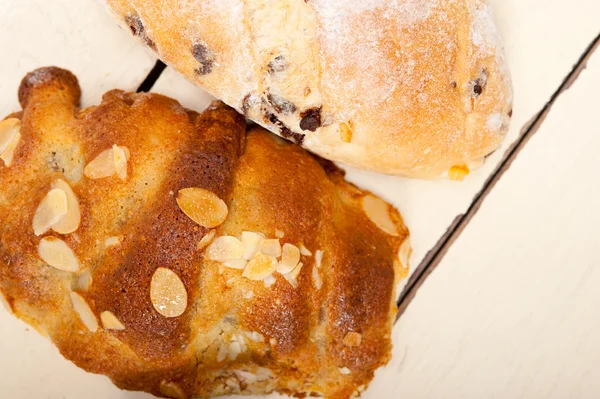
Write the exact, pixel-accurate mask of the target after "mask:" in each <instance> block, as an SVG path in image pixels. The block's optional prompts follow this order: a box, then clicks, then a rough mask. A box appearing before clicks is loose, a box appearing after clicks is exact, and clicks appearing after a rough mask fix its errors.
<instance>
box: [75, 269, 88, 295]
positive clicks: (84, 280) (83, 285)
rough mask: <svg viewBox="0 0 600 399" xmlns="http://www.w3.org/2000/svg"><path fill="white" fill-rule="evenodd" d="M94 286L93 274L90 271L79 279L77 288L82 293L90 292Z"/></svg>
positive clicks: (82, 274)
mask: <svg viewBox="0 0 600 399" xmlns="http://www.w3.org/2000/svg"><path fill="white" fill-rule="evenodd" d="M91 286H92V274H91V273H90V272H89V271H85V272H83V273H81V274H80V275H79V277H78V278H77V287H79V289H80V290H82V291H88V290H89V289H90V287H91Z"/></svg>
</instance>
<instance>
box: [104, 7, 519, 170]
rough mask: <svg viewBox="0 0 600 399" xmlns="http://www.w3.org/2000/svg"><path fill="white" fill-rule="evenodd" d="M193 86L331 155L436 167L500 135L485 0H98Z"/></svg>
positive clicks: (389, 165) (502, 84) (460, 159)
mask: <svg viewBox="0 0 600 399" xmlns="http://www.w3.org/2000/svg"><path fill="white" fill-rule="evenodd" d="M107 3H108V4H109V7H110V8H111V10H112V11H113V13H114V14H115V16H116V18H117V19H118V20H119V21H121V22H122V23H123V24H124V25H126V26H129V27H130V28H131V31H132V32H133V33H134V35H135V36H137V37H138V38H139V39H141V40H142V41H143V42H144V43H146V44H147V45H148V46H149V47H150V48H152V49H153V50H154V51H155V52H156V53H157V54H158V55H159V56H160V57H161V59H162V60H163V61H165V62H167V63H168V64H170V65H172V66H173V67H174V68H176V69H177V70H178V71H179V72H180V73H182V74H183V75H185V76H186V77H187V78H188V79H190V80H191V81H192V82H194V83H195V84H197V85H198V86H200V87H202V88H204V89H206V90H208V91H209V92H210V93H212V94H213V95H215V96H216V97H217V98H219V99H221V100H223V101H224V102H226V103H227V104H229V105H230V106H232V107H234V108H236V109H237V110H238V111H240V112H243V113H244V114H245V115H246V116H248V117H249V118H250V119H252V120H254V121H255V122H256V123H258V124H260V125H263V126H264V127H266V128H267V129H269V130H271V131H272V132H274V133H276V134H278V135H280V136H281V137H284V138H286V139H289V140H291V141H294V142H296V143H298V144H301V145H302V146H303V147H304V148H306V149H308V150H310V151H312V152H314V153H316V154H318V155H320V156H322V157H325V158H328V159H331V160H334V161H340V162H345V163H348V164H352V165H355V166H358V167H361V168H364V169H371V170H375V171H378V172H383V173H390V174H399V175H405V176H411V177H423V178H436V177H439V176H440V175H442V174H444V173H447V172H448V171H449V170H450V169H451V168H452V167H454V166H459V165H463V164H464V165H467V166H469V167H472V166H474V165H476V164H478V163H480V162H481V161H483V159H484V158H485V156H487V155H489V154H490V153H491V152H493V151H494V150H495V149H497V148H498V147H499V145H500V144H501V142H502V140H503V138H504V136H505V134H506V132H507V130H508V124H509V120H510V115H511V109H512V88H511V82H510V76H509V72H508V70H507V63H506V60H505V59H504V54H503V48H502V43H501V41H500V38H499V35H498V33H497V30H496V26H495V22H494V19H493V13H492V9H491V6H490V5H489V1H487V0H461V1H453V0H423V1H414V0H410V1H409V0H371V1H362V0H346V1H338V2H331V1H330V0H309V1H296V0H280V1H263V0H193V1H187V2H185V4H177V5H175V3H173V2H172V1H169V0H107Z"/></svg>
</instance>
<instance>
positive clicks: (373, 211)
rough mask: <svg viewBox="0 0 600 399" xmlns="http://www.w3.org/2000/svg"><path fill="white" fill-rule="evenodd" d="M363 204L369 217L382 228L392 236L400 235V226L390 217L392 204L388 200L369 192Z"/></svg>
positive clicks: (363, 199)
mask: <svg viewBox="0 0 600 399" xmlns="http://www.w3.org/2000/svg"><path fill="white" fill-rule="evenodd" d="M362 206H363V210H364V211H365V214H366V215H367V217H368V218H369V219H370V220H371V222H373V223H374V224H375V225H376V226H377V227H379V229H380V230H382V231H383V232H385V233H387V234H389V235H392V236H397V235H398V228H397V227H396V224H395V223H394V222H393V221H392V219H391V217H390V205H389V204H388V203H387V202H385V201H384V200H382V199H381V198H377V197H375V196H374V195H370V194H368V195H365V196H364V197H363V198H362Z"/></svg>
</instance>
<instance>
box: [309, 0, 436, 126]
mask: <svg viewBox="0 0 600 399" xmlns="http://www.w3.org/2000/svg"><path fill="white" fill-rule="evenodd" d="M432 3H434V4H435V3H437V1H435V0H434V1H431V0H392V1H390V0H337V1H331V0H314V1H313V2H312V4H313V7H314V9H315V11H316V14H317V18H318V20H319V22H320V28H319V32H318V36H319V42H320V45H321V54H320V56H321V63H322V66H323V76H322V79H321V82H322V89H323V90H324V91H325V92H329V93H330V95H332V96H333V95H334V93H335V96H336V97H337V98H338V101H334V102H333V103H337V104H340V105H341V106H340V107H339V109H333V110H329V111H330V112H331V113H332V114H334V115H332V116H331V117H332V118H333V119H337V120H338V121H343V120H348V119H350V118H351V116H352V115H353V114H354V113H355V111H356V110H357V109H358V108H359V107H361V106H362V105H363V104H370V106H373V105H374V104H378V103H380V102H382V101H384V100H385V99H386V98H387V97H388V96H389V95H390V94H391V93H392V92H393V90H394V89H395V88H396V86H397V85H398V84H399V81H400V80H401V73H399V69H400V68H401V67H402V66H401V65H398V63H397V62H396V60H395V59H394V58H393V57H390V56H389V54H388V51H389V46H390V45H393V43H390V39H391V38H390V37H389V35H388V32H390V31H391V32H394V31H395V32H398V31H400V30H401V29H402V28H405V27H412V26H414V25H416V24H418V23H420V22H422V21H424V20H425V19H426V18H427V17H428V16H429V15H430V13H431V6H432ZM382 17H383V20H382ZM356 32H360V33H359V34H358V35H357V33H356ZM340 97H342V99H346V100H347V101H340Z"/></svg>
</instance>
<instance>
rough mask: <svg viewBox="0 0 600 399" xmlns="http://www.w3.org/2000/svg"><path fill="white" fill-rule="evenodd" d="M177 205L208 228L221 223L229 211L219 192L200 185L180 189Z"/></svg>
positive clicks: (195, 220)
mask: <svg viewBox="0 0 600 399" xmlns="http://www.w3.org/2000/svg"><path fill="white" fill-rule="evenodd" d="M177 205H179V208H180V209H181V210H182V211H183V213H185V214H186V215H187V216H188V217H189V218H190V219H192V220H193V221H194V222H196V223H198V224H199V225H200V226H204V227H208V228H213V227H217V226H219V225H221V224H222V223H223V222H224V221H225V219H227V214H228V213H229V210H228V209H227V204H226V203H225V201H223V200H222V199H221V198H219V197H218V196H217V194H215V193H213V192H212V191H209V190H205V189H203V188H198V187H190V188H184V189H182V190H179V192H178V193H177Z"/></svg>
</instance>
